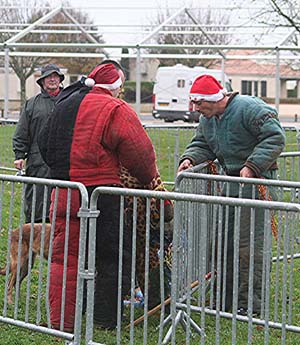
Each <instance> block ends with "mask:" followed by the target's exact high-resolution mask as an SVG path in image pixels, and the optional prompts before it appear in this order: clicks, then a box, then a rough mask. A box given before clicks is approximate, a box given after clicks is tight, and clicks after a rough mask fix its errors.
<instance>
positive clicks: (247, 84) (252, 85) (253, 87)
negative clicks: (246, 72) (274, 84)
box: [242, 80, 267, 97]
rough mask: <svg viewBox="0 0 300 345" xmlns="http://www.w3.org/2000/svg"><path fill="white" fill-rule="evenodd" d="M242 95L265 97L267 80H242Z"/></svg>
mask: <svg viewBox="0 0 300 345" xmlns="http://www.w3.org/2000/svg"><path fill="white" fill-rule="evenodd" d="M259 86H260V88H259ZM242 95H249V96H256V97H267V82H266V81H265V80H262V81H261V82H260V83H259V82H258V81H257V80H253V81H251V80H242Z"/></svg>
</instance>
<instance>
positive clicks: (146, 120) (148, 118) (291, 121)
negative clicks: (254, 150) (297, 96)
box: [140, 113, 300, 130]
mask: <svg viewBox="0 0 300 345" xmlns="http://www.w3.org/2000/svg"><path fill="white" fill-rule="evenodd" d="M140 119H141V121H142V123H143V124H144V125H164V124H166V122H164V121H163V120H159V119H155V118H154V117H153V116H152V115H151V114H150V113H143V114H141V115H140ZM297 120H298V121H297V122H296V121H295V117H294V116H284V115H283V116H280V123H281V125H282V126H283V127H296V128H297V129H298V128H299V130H300V116H299V118H297ZM167 124H168V125H172V126H183V125H187V122H184V121H175V122H173V123H167Z"/></svg>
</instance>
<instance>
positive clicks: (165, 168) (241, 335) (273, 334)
mask: <svg viewBox="0 0 300 345" xmlns="http://www.w3.org/2000/svg"><path fill="white" fill-rule="evenodd" d="M14 130H15V126H0V166H6V167H10V168H12V167H13V160H14V156H13V153H12V148H11V138H12V135H13V133H14ZM193 134H194V131H193V130H189V131H181V130H177V129H174V130H173V129H171V130H168V131H162V130H160V131H157V130H149V135H150V137H151V138H152V140H153V143H154V147H155V149H156V152H157V156H158V165H159V169H160V172H161V175H162V178H163V180H164V181H173V180H174V172H175V170H176V159H178V158H179V155H180V154H181V153H182V152H183V150H184V148H185V146H186V144H187V143H188V142H189V141H190V139H191V137H192V136H193ZM296 150H297V142H296V133H295V132H288V133H287V147H286V151H296ZM174 152H175V157H174ZM291 166H292V163H291V162H290V161H289V162H287V163H286V165H285V168H286V170H287V174H291V171H290V170H291ZM281 174H282V172H281ZM289 176H290V175H289ZM297 177H298V175H297ZM0 187H1V188H3V190H4V193H3V194H0V211H2V213H1V215H2V221H1V226H2V227H1V234H0V266H1V267H2V266H3V265H4V263H5V260H6V248H7V229H8V227H9V224H10V223H11V224H12V228H15V227H17V226H18V225H19V223H20V207H21V205H20V200H21V197H20V196H21V186H20V185H19V184H15V185H14V187H15V188H14V189H12V184H11V183H8V182H5V183H4V184H3V185H0ZM12 195H14V206H13V209H12V212H11V214H10V212H9V210H10V198H11V196H12ZM38 264H39V261H38V260H37V261H36V264H35V266H34V269H33V273H32V291H31V296H30V303H31V304H30V305H31V307H32V309H31V312H30V320H31V321H33V322H34V319H35V315H36V289H37V279H38V277H37V276H38V272H37V270H38ZM44 264H45V263H44ZM274 267H275V266H274V265H273V269H272V281H275V272H276V270H275V269H274ZM299 269H300V267H299V266H298V264H297V265H295V267H294V271H295V272H294V273H295V274H293V277H294V279H295V280H294V281H293V286H295V287H296V288H294V290H293V297H294V301H293V303H294V306H293V307H294V308H297V309H298V310H300V305H299V298H300V296H299V295H300V292H299V291H300V290H299V288H297V287H300V280H299V275H298V272H299ZM44 272H46V267H44ZM280 277H282V269H281V271H280ZM26 283H27V279H25V280H24V282H23V283H22V285H21V292H20V293H21V296H22V298H23V299H21V300H20V305H19V310H18V313H19V318H20V319H23V317H24V312H25V302H24V298H25V296H26ZM4 284H5V278H4V277H0V310H1V315H2V311H3V295H4ZM45 284H46V282H45V276H44V279H43V296H45ZM284 284H288V282H283V281H282V278H280V282H279V291H280V293H282V291H283V287H284ZM275 285H276V284H274V286H272V288H271V296H273V297H272V298H274V295H275V287H276V286H275ZM44 301H45V299H44V298H43V304H42V309H41V315H42V320H41V322H46V318H45V315H46V309H45V303H44ZM272 305H274V304H272ZM279 307H280V306H279ZM138 312H139V313H141V310H139V311H138ZM272 312H273V309H272ZM7 315H8V316H10V317H13V315H14V307H13V306H9V307H8V311H7ZM294 315H295V317H296V319H294V320H293V324H300V313H299V312H298V314H297V313H296V312H294ZM192 316H193V319H194V320H195V321H199V322H200V320H199V315H197V314H194V313H193V314H192ZM127 323H128V315H127V317H126V318H125V321H124V324H125V325H126V324H127ZM158 325H159V317H158V315H154V316H152V317H150V318H149V324H148V333H147V334H148V342H147V343H148V344H150V345H151V344H156V343H157V337H158V331H157V329H156V327H157V326H158ZM220 325H221V332H220V337H221V340H220V344H222V345H227V344H228V345H230V344H232V340H231V327H232V323H231V321H230V320H226V319H221V321H220ZM167 329H168V327H167ZM215 330H216V319H215V318H214V317H206V327H205V332H206V339H205V344H215V340H216V334H215ZM247 333H248V325H247V324H243V323H238V324H237V344H242V345H243V344H245V343H246V339H247ZM264 336H265V334H264V329H263V328H260V327H257V326H253V335H252V343H253V344H263V343H264ZM269 336H270V341H269V344H272V345H273V344H274V345H277V344H280V343H281V331H280V330H273V329H271V330H270V331H269ZM115 337H116V334H115V332H108V331H107V332H104V331H100V330H98V329H96V330H95V332H94V341H98V342H101V343H106V344H108V345H109V344H115V343H116V338H115ZM134 338H135V344H142V343H143V325H142V324H141V325H139V326H137V327H136V328H135V335H134ZM129 339H130V335H129V332H128V331H125V330H124V331H122V344H124V345H126V344H128V343H129ZM199 339H200V337H199V336H197V335H196V336H195V338H194V339H191V341H190V343H191V344H199V343H200V340H199ZM82 343H83V342H82ZM299 343H300V335H298V334H296V333H291V332H287V335H286V342H285V344H287V345H298V344H299ZM7 344H16V345H31V344H41V345H46V344H47V345H48V344H53V345H54V344H64V341H63V340H59V339H57V338H55V337H51V336H47V335H44V334H39V333H36V332H33V331H29V330H24V329H22V328H19V327H14V326H10V325H6V324H3V323H0V345H7ZM176 344H178V345H181V344H182V345H183V344H185V333H184V332H183V330H182V327H181V326H180V325H179V326H178V329H177V332H176Z"/></svg>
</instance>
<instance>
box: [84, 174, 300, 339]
mask: <svg viewBox="0 0 300 345" xmlns="http://www.w3.org/2000/svg"><path fill="white" fill-rule="evenodd" d="M196 175H197V174H196ZM198 182H199V181H198ZM275 182H278V181H275ZM231 183H232V181H231ZM215 186H217V184H215ZM289 187H291V186H289ZM296 187H297V188H298V187H299V186H298V185H297V184H296ZM203 188H204V189H203V191H204V190H207V191H208V190H211V189H208V186H204V187H203ZM251 189H252V187H251ZM106 194H109V195H117V196H120V205H121V207H120V215H121V216H120V233H119V236H120V237H119V264H118V284H119V294H118V304H117V306H116V309H117V315H118V316H119V317H118V320H117V321H118V322H117V329H116V331H115V332H113V333H110V337H109V338H108V335H107V334H104V333H102V332H99V330H98V329H97V326H95V327H94V325H93V310H92V308H90V309H88V310H87V316H86V343H90V344H100V343H106V342H107V343H112V344H115V343H116V344H129V343H130V344H135V343H138V344H152V343H153V344H154V343H155V344H166V343H168V342H169V341H171V342H172V343H174V344H199V343H203V344H205V343H208V344H211V343H214V344H222V345H223V344H241V343H245V339H248V344H252V343H254V342H259V341H261V342H260V343H265V344H267V343H268V342H269V341H270V342H271V341H273V342H274V341H275V342H277V343H278V338H279V339H280V338H281V339H282V340H281V343H282V344H286V343H288V342H289V341H291V340H294V339H298V340H299V339H300V338H299V336H298V335H295V334H292V333H291V332H295V333H299V332H300V327H299V326H298V324H299V318H300V316H299V313H298V311H297V310H298V306H299V305H300V301H299V279H298V278H297V269H298V268H299V264H298V261H297V260H296V257H297V256H296V255H294V254H295V253H297V251H298V246H299V244H298V240H297V239H298V237H299V211H300V206H299V205H298V204H295V203H287V202H278V201H272V202H268V201H260V200H251V199H245V198H240V199H239V198H231V197H220V196H217V195H215V196H210V195H196V194H195V193H191V194H189V193H182V192H181V193H169V192H150V191H145V190H141V191H136V190H129V189H123V188H109V187H101V188H97V189H96V190H95V191H94V193H93V194H92V197H91V206H90V207H91V211H93V210H94V211H96V210H97V201H98V198H99V197H100V198H101V197H102V196H103V195H106ZM129 196H130V197H131V198H132V204H131V207H132V208H131V209H130V211H129V210H128V208H127V207H126V204H127V201H126V200H127V198H128V197H129ZM153 198H155V199H157V200H160V199H163V200H173V201H174V205H175V206H174V220H173V221H172V222H171V227H172V228H173V240H172V275H171V277H170V276H169V273H168V269H166V265H165V263H166V261H167V260H166V257H164V258H163V256H162V255H161V250H160V249H158V248H164V249H165V255H166V247H169V239H166V233H165V229H166V225H167V223H166V219H165V216H166V214H165V209H164V205H165V203H164V202H162V201H160V203H159V204H160V221H159V229H158V228H157V229H156V231H158V232H159V236H158V237H159V239H160V240H159V246H158V247H157V246H156V247H155V245H154V248H156V256H158V259H157V257H156V260H159V264H160V265H159V274H158V277H157V278H158V281H159V283H158V285H156V286H159V289H156V291H158V292H159V297H158V299H159V300H160V301H161V304H158V307H157V308H154V311H153V310H152V309H151V307H152V306H151V307H150V300H152V298H153V295H152V294H153V290H151V288H152V287H153V285H152V284H154V281H153V271H152V270H153V261H152V260H153V258H155V255H154V256H153V255H151V254H150V253H153V241H152V240H151V238H152V236H153V228H151V227H152V226H153V225H151V222H152V220H151V219H152V217H153V213H152V212H153V209H151V207H150V205H151V202H153V200H152V201H151V199H153ZM141 199H144V205H146V206H145V208H144V209H143V214H144V216H143V217H144V228H143V229H144V230H143V231H145V233H144V235H143V238H144V241H145V243H144V245H143V246H142V259H141V256H140V251H139V250H140V249H139V243H140V242H139V240H138V237H139V236H141V234H140V233H139V231H141V230H140V228H139V227H140V224H141V223H140V222H139V221H138V217H139V212H140V209H139V208H138V206H137V205H138V203H139V202H140V200H141ZM245 210H246V212H245ZM249 214H250V216H251V217H248V218H247V217H246V216H249ZM122 215H124V218H123V216H122ZM232 215H234V216H235V221H234V222H233V230H231V228H230V227H231V225H230V226H229V223H232V218H230V217H231V216H232ZM128 216H129V220H128V218H127V217H128ZM99 217H101V213H100V216H99ZM274 217H275V218H276V220H277V224H278V225H277V241H275V239H272V228H273V221H272V219H274ZM256 218H257V219H258V222H257V221H256ZM126 219H127V220H126ZM254 220H255V221H254ZM128 221H129V222H128ZM156 221H157V220H156ZM246 224H247V225H249V227H250V230H251V231H250V233H251V234H252V235H251V237H250V239H249V243H250V244H249V247H250V249H249V250H250V253H252V254H251V255H250V256H249V262H248V267H241V266H240V255H241V253H240V252H239V251H240V247H239V242H240V241H244V240H245V239H244V237H243V236H241V235H240V227H241V226H242V227H245V226H247V225H246ZM128 226H129V228H130V231H129V232H128V229H126V227H128ZM224 229H225V233H226V232H227V235H225V236H224V235H223V234H224V232H223V231H224ZM226 229H227V230H226ZM95 231H96V219H91V222H90V235H91V237H92V236H95V234H94V232H95ZM230 231H233V234H234V236H233V238H234V241H233V242H231V240H230V239H232V237H230V236H232V235H233V234H232V233H230ZM256 232H259V235H260V236H259V240H260V241H259V250H260V253H261V262H259V264H258V266H259V268H257V262H256V260H257V257H256V255H257V252H255V253H256V255H254V254H253V253H254V250H257V242H258V241H257V240H258V238H257V235H256ZM126 233H127V235H125V234H126ZM228 234H230V236H229V235H228ZM254 234H255V235H254ZM157 235H158V234H157ZM127 236H130V242H131V260H130V266H131V267H130V268H127V269H126V267H128V266H127V265H126V264H124V262H123V261H122V260H121V258H122V257H123V255H124V246H123V245H122V244H124V243H125V242H126V237H127ZM127 240H128V238H127ZM93 243H94V242H93V241H92V240H90V242H89V246H90V247H89V252H94V244H93ZM166 244H167V245H166ZM231 245H233V247H232V248H233V252H234V256H233V258H231V259H230V260H233V261H232V266H230V265H229V264H228V263H226V260H227V255H224V253H225V250H223V248H224V247H225V248H228V247H229V246H231ZM127 246H128V244H127ZM226 246H227V247H226ZM128 248H129V247H127V249H128ZM226 252H227V251H226ZM154 253H155V251H154ZM272 258H273V261H274V262H273V265H272V267H271V261H272ZM94 260H95V258H93V257H89V264H88V270H89V272H90V274H91V275H94V274H95V272H94ZM228 260H229V259H228ZM140 262H142V266H139V263H140ZM127 264H128V263H127ZM227 265H229V267H227ZM100 266H101V265H100ZM139 270H143V274H142V275H141V274H140V273H139ZM124 271H125V273H130V286H128V284H127V286H126V284H124V276H123V274H124ZM245 274H246V275H247V279H248V280H250V284H248V286H246V287H245V286H244V291H245V290H246V291H247V298H246V303H247V304H246V308H247V307H249V308H247V309H248V311H247V312H248V313H249V314H247V315H245V314H239V312H240V311H238V309H239V307H240V306H241V305H240V304H239V303H240V302H241V299H238V298H237V296H238V295H239V294H240V293H241V287H240V285H239V284H240V283H239V282H240V279H241V277H242V276H243V277H244V276H245ZM230 275H232V287H231V288H229V285H228V284H227V276H230ZM139 277H142V278H139ZM260 277H261V279H260ZM228 279H229V278H228ZM247 279H246V281H248V280H247ZM141 280H142V285H143V284H144V286H143V288H142V291H143V292H144V304H143V307H142V308H140V309H139V308H135V305H140V304H139V302H138V301H137V299H136V298H135V297H136V293H137V287H138V286H139V285H140V282H141ZM229 281H230V279H229ZM260 282H261V283H260ZM170 283H171V295H170V298H168V292H170V291H168V284H170ZM225 283H226V284H225ZM252 283H253V284H252ZM246 285H247V284H246ZM125 286H126V289H125V290H126V291H127V289H128V290H129V291H128V297H127V299H126V300H125V304H126V305H129V306H128V307H127V308H126V307H125V308H124V312H122V306H123V303H124V299H123V295H122V293H121V292H120V288H121V287H123V288H124V287H125ZM94 287H95V286H94V284H92V283H90V284H89V285H88V306H92V305H93V303H92V302H93V298H94V293H93V290H94ZM258 288H259V289H260V291H261V299H260V300H259V303H258V302H257V297H256V293H257V289H258ZM226 289H227V290H226ZM248 290H249V291H248ZM228 291H229V292H228ZM123 293H124V291H123ZM227 295H229V296H232V306H228V305H227V304H226V303H228V301H227V299H226V298H228V297H227ZM225 296H226V298H225ZM253 301H254V302H255V303H254V304H253V306H252V303H253ZM290 301H292V303H290ZM169 304H170V310H171V314H168V309H169V308H167V306H168V305H169ZM95 307H96V306H95ZM254 307H255V308H259V310H254ZM251 308H252V309H251ZM155 311H160V312H161V314H160V317H158V316H157V317H154V316H152V313H153V312H155ZM252 312H253V313H254V312H256V313H259V314H255V315H254V316H253V315H252ZM139 316H140V317H141V318H140V319H139V318H138V317H139ZM135 320H137V321H135ZM240 321H242V322H240ZM139 322H140V323H139ZM254 325H262V326H264V330H263V331H259V330H255V329H253V326H254ZM273 328H274V329H275V331H274V330H273V331H272V330H271V329H273ZM221 330H222V331H221ZM290 331H291V332H290ZM192 334H193V335H192Z"/></svg>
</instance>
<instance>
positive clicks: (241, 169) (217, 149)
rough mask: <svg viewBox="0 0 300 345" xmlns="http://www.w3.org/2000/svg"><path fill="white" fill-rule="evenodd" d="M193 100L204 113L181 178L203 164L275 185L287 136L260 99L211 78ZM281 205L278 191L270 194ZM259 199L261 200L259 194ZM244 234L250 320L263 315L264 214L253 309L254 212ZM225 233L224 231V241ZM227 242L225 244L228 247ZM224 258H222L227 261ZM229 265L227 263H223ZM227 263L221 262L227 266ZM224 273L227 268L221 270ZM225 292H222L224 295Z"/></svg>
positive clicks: (198, 86)
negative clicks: (230, 90)
mask: <svg viewBox="0 0 300 345" xmlns="http://www.w3.org/2000/svg"><path fill="white" fill-rule="evenodd" d="M190 100H191V102H192V103H193V104H194V107H195V110H196V111H198V112H200V113H201V114H202V116H200V122H199V126H198V127H197V130H196V134H195V136H194V137H193V139H192V141H191V143H190V144H189V145H188V146H187V148H186V149H185V151H184V153H183V155H182V156H181V159H180V163H179V167H178V173H180V172H182V171H184V170H186V169H188V168H191V167H192V166H194V165H198V164H200V163H202V162H204V161H207V160H209V161H214V160H215V159H217V160H218V162H219V163H220V165H221V166H222V168H223V170H224V172H225V173H226V175H229V176H239V177H243V178H260V177H263V178H268V179H276V178H277V176H276V169H277V164H276V159H277V158H278V156H279V155H280V153H281V152H282V151H283V149H284V146H285V135H284V131H283V129H282V127H281V125H280V123H279V120H278V114H277V112H276V110H275V109H274V108H272V107H271V106H269V105H268V104H266V103H265V102H264V101H262V100H261V99H259V98H257V97H252V96H246V95H239V94H238V93H237V92H234V93H230V94H228V93H227V92H226V91H225V90H224V89H223V87H222V85H221V84H220V83H219V82H218V81H217V80H216V79H215V78H214V77H212V76H210V75H202V76H200V77H198V78H196V79H195V81H194V83H193V85H192V87H191V90H190ZM225 189H226V188H224V190H223V192H222V194H223V196H224V195H226V196H230V197H239V195H238V193H239V183H230V184H229V190H227V191H225ZM269 193H270V195H271V198H272V199H273V200H276V193H275V190H274V188H273V189H272V188H269ZM242 197H243V198H248V199H249V198H250V199H251V198H252V186H251V185H250V184H245V185H244V188H243V190H242ZM255 198H257V199H259V198H261V196H260V195H259V192H258V189H257V188H256V195H255ZM241 219H242V222H241V223H240V229H239V230H240V234H239V237H240V238H239V285H238V313H239V314H241V315H247V314H248V310H249V309H250V311H251V310H252V312H253V314H260V312H261V295H262V279H263V277H262V274H263V273H262V271H263V269H262V262H263V243H264V210H262V209H256V213H255V239H254V253H255V254H254V277H253V278H254V283H253V303H252V305H251V306H250V305H249V304H248V285H249V284H248V282H249V257H250V220H251V216H250V209H249V208H247V207H242V208H241ZM234 222H235V214H234V207H230V208H229V219H228V249H227V254H226V258H227V268H226V270H225V272H217V274H220V275H221V276H222V275H226V294H225V303H224V301H223V304H224V305H225V311H230V310H231V308H232V301H233V295H232V294H233V292H232V288H233V240H234V234H233V232H234ZM224 233H225V229H223V234H222V235H223V241H224ZM223 241H222V242H223ZM222 257H223V255H222ZM223 259H224V258H223ZM223 259H222V260H223ZM222 267H223V265H222ZM221 291H222V290H221Z"/></svg>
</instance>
